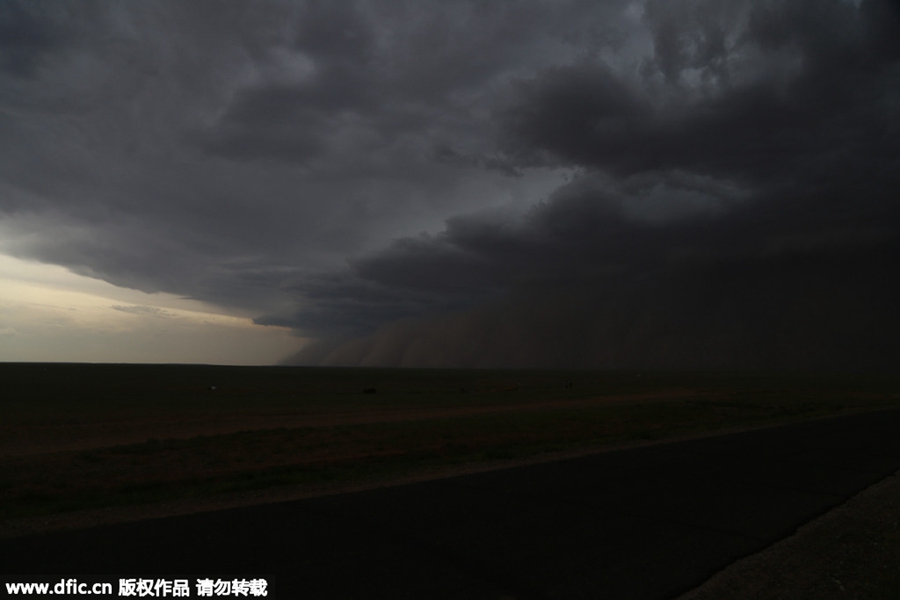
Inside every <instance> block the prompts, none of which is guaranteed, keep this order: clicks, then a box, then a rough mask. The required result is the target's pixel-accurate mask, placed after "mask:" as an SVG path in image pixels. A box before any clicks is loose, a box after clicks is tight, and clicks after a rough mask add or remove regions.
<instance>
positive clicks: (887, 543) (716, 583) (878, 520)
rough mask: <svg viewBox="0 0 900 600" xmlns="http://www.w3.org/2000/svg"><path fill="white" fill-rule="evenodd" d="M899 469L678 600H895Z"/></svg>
mask: <svg viewBox="0 0 900 600" xmlns="http://www.w3.org/2000/svg"><path fill="white" fill-rule="evenodd" d="M898 565H900V472H897V473H895V474H894V475H892V476H890V477H888V478H886V479H884V480H882V481H881V482H879V483H877V484H875V485H873V486H871V487H869V488H868V489H866V490H864V491H863V492H861V493H859V494H858V495H856V496H854V497H853V498H851V499H850V500H849V501H847V502H845V503H844V504H842V505H841V506H839V507H837V508H835V509H834V510H832V511H830V512H828V513H826V514H825V515H823V516H821V517H819V518H818V519H815V520H813V521H811V522H809V523H807V524H806V525H804V526H803V527H801V528H800V529H798V530H797V533H796V534H795V535H793V536H791V537H789V538H785V539H783V540H781V541H779V542H777V543H775V544H773V545H772V546H770V547H769V548H768V549H766V550H764V551H762V552H759V553H757V554H754V555H752V556H749V557H747V558H745V559H743V560H740V561H738V562H736V563H734V564H732V565H731V566H729V567H728V568H726V569H725V570H723V571H721V572H720V573H718V574H717V575H716V576H714V577H713V578H711V579H710V580H709V581H707V582H706V583H704V584H703V585H702V586H700V587H698V588H696V589H694V590H692V591H691V592H689V593H687V594H684V595H683V596H681V597H679V598H678V600H724V599H728V600H798V599H799V600H803V599H806V598H809V599H810V600H812V599H815V600H831V599H835V600H837V599H847V598H859V599H865V600H888V599H896V598H900V568H898Z"/></svg>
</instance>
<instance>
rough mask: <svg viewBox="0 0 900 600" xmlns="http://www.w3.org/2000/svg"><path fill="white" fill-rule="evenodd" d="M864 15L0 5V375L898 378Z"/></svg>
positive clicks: (895, 209) (893, 43) (890, 15)
mask: <svg viewBox="0 0 900 600" xmlns="http://www.w3.org/2000/svg"><path fill="white" fill-rule="evenodd" d="M898 33H900V9H898V6H897V4H896V3H895V2H892V1H890V0H858V1H857V0H764V1H759V0H754V1H751V0H601V1H598V0H556V1H552V2H551V1H549V0H517V1H511V0H491V1H486V0H454V1H451V2H447V1H440V2H438V1H433V2H432V1H429V0H415V1H408V2H405V1H401V0H385V1H371V2H363V1H351V0H347V1H342V2H324V1H321V2H320V1H308V2H303V1H292V2H280V1H254V2H249V1H247V2H218V1H205V0H195V1H192V2H182V1H180V0H179V1H171V2H156V1H152V0H147V1H142V2H131V3H124V2H117V1H107V2H100V1H78V2H65V1H60V0H53V1H46V2H45V1H41V0H23V1H21V2H18V1H15V0H0V360H3V361H69V362H73V361H74V362H80V361H85V362H189V363H215V364H302V365H325V366H383V367H398V366H400V367H485V368H487V367H522V368H531V367H549V368H602V369H644V368H659V369H843V370H869V369H871V370H897V369H898V368H900V311H898V309H897V307H898V306H900V277H898V273H897V268H896V267H897V265H900V239H898V235H897V234H898V225H900V194H898V190H900V35H898Z"/></svg>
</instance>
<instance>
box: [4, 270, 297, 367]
mask: <svg viewBox="0 0 900 600" xmlns="http://www.w3.org/2000/svg"><path fill="white" fill-rule="evenodd" d="M297 345H298V339H297V338H296V337H295V336H292V335H290V331H289V330H288V329H286V328H281V327H263V326H260V325H255V324H253V322H252V320H251V319H250V318H248V317H238V316H232V315H228V314H226V313H225V312H224V311H222V310H221V309H219V308H217V307H214V306H209V305H207V304H204V303H203V302H198V301H196V300H190V299H184V298H179V297H176V296H173V295H172V294H166V293H157V294H147V293H144V292H140V291H137V290H131V289H127V288H121V287H116V286H113V285H111V284H108V283H106V282H104V281H100V280H97V279H91V278H88V277H83V276H80V275H76V274H74V273H71V272H69V271H67V270H66V269H64V268H62V267H58V266H54V265H46V264H41V263H34V262H32V261H23V260H20V259H16V258H13V257H10V256H5V255H0V360H2V361H15V362H118V363H132V362H133V363H191V364H204V363H206V364H236V365H242V364H250V365H252V364H258V365H266V364H273V363H275V362H278V361H279V360H280V359H281V358H282V357H283V356H284V355H285V354H286V353H289V352H291V351H293V350H294V349H295V348H296V347H297Z"/></svg>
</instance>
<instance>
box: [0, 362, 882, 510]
mask: <svg viewBox="0 0 900 600" xmlns="http://www.w3.org/2000/svg"><path fill="white" fill-rule="evenodd" d="M0 386H2V387H0V390H2V392H0V523H2V522H3V521H8V520H11V519H20V518H28V517H39V516H48V515H55V514H60V513H67V512H71V511H79V510H84V509H103V508H109V507H122V506H127V505H146V504H152V503H157V502H163V501H178V500H186V499H203V498H214V497H218V496H221V495H223V494H230V493H237V492H263V491H271V490H277V489H285V488H288V487H290V488H291V489H303V488H304V487H307V488H313V487H315V486H321V485H322V484H329V485H335V484H336V485H345V484H347V485H349V484H359V483H361V482H362V483H372V482H376V483H377V482H378V481H383V480H388V479H391V478H396V477H397V476H403V475H406V474H413V473H416V472H422V471H423V470H424V471H427V470H429V469H430V470H432V471H433V470H438V471H439V470H441V469H453V468H470V467H473V466H477V465H483V464H485V463H490V464H497V465H502V464H512V463H514V462H515V461H522V460H533V459H539V458H540V457H550V456H558V455H563V454H565V453H571V452H576V451H587V450H594V449H602V448H606V447H614V446H621V445H629V444H635V443H648V442H651V441H662V440H667V439H676V438H680V437H686V436H694V435H703V434H708V433H714V432H720V431H728V430H735V429H742V428H749V427H757V426H764V425H770V424H778V423H785V422H789V421H795V420H802V419H810V418H817V417H824V416H830V415H838V414H845V413H849V412H856V411H862V410H873V409H878V408H887V407H897V406H900V376H898V375H860V374H856V375H834V374H785V373H674V372H673V373H660V372H641V373H638V372H596V371H594V372H588V371H488V370H469V371H454V370H427V369H421V370H400V369H396V370H395V369H342V368H328V369H320V368H305V367H221V366H204V365H93V364H31V363H5V364H0Z"/></svg>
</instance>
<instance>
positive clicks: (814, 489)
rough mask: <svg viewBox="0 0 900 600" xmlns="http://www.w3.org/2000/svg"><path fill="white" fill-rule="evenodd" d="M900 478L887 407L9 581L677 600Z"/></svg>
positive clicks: (54, 561) (225, 528)
mask: <svg viewBox="0 0 900 600" xmlns="http://www.w3.org/2000/svg"><path fill="white" fill-rule="evenodd" d="M898 469H900V411H898V410H892V411H882V412H877V413H868V414H862V415H855V416H850V417H842V418H839V419H828V420H820V421H813V422H807V423H801V424H795V425H790V426H784V427H778V428H772V429H765V430H758V431H752V432H745V433H740V434H733V435H724V436H718V437H711V438H705V439H698V440H691V441H684V442H676V443H668V444H660V445H656V446H648V447H643V448H635V449H628V450H619V451H611V452H604V453H600V454H596V455H592V456H588V457H583V458H577V459H570V460H563V461H559V462H553V463H545V464H539V465H531V466H524V467H516V468H510V469H504V470H500V471H493V472H488V473H479V474H473V475H464V476H458V477H452V478H448V479H442V480H437V481H430V482H424V483H415V484H409V485H402V486H396V487H390V488H382V489H376V490H370V491H364V492H356V493H351V494H342V495H336V496H329V497H321V498H313V499H307V500H300V501H293V502H285V503H278V504H269V505H264V506H255V507H248V508H240V509H230V510H224V511H218V512H211V513H204V514H198V515H191V516H184V517H172V518H165V519H157V520H148V521H143V522H137V523H129V524H122V525H114V526H104V527H96V528H93V529H88V530H82V531H72V532H61V533H55V534H46V535H40V536H32V537H27V538H18V539H7V540H2V541H0V571H2V573H3V574H5V575H8V574H28V573H53V574H61V575H65V576H71V577H79V576H81V578H82V579H84V576H85V574H112V575H115V577H116V578H118V577H125V576H131V577H153V576H160V575H168V576H174V575H176V574H181V575H190V576H193V577H196V576H210V577H212V578H213V579H215V578H216V577H217V576H221V577H222V578H225V577H226V576H228V577H230V578H234V577H246V578H250V577H268V578H270V581H271V591H272V592H273V594H272V595H270V597H273V596H274V597H278V598H416V599H428V598H472V599H478V598H492V599H495V600H496V599H499V598H516V599H518V600H527V599H537V598H564V599H567V600H569V599H577V598H590V599H591V600H596V599H598V598H604V599H606V598H610V599H631V598H634V599H663V598H674V597H677V596H678V595H679V594H681V593H683V592H685V591H687V590H689V589H691V588H693V587H694V586H696V585H699V584H700V583H702V582H703V581H705V580H706V579H707V578H708V577H710V576H711V575H713V574H714V573H715V572H717V571H718V570H720V569H722V568H724V567H725V566H727V565H729V564H731V563H732V562H734V561H735V560H737V559H739V558H741V557H743V556H745V555H748V554H751V553H754V552H757V551H759V550H761V549H763V548H765V547H766V546H768V545H770V544H772V543H773V542H775V541H777V540H779V539H781V538H783V537H785V536H788V535H790V534H792V533H793V532H794V530H795V529H796V528H797V527H799V526H800V525H802V524H804V523H806V522H808V521H809V520H811V519H813V518H814V517H816V516H818V515H820V514H822V513H823V512H825V511H827V510H829V509H830V508H832V507H834V506H836V505H838V504H840V503H842V502H844V501H845V500H847V499H848V498H849V497H851V496H853V495H854V494H856V493H858V492H859V491H861V490H863V489H864V488H866V487H867V486H869V485H871V484H873V483H875V482H877V481H879V480H881V479H882V478H884V477H886V476H888V475H890V474H891V473H893V472H895V471H897V470H898ZM195 595H196V594H195V593H194V592H193V590H192V594H191V596H192V597H195Z"/></svg>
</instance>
